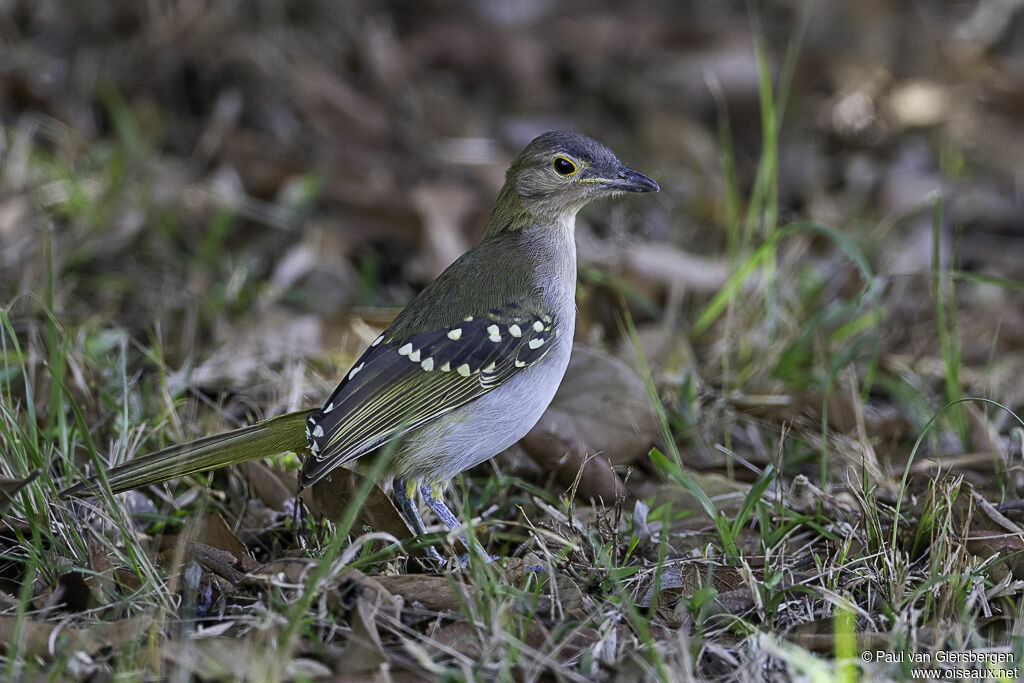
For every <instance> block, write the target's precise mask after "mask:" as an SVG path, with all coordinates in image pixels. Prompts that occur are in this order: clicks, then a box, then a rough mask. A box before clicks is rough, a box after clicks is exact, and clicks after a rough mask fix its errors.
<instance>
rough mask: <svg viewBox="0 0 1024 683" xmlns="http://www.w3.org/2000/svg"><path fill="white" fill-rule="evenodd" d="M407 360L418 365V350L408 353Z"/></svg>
mask: <svg viewBox="0 0 1024 683" xmlns="http://www.w3.org/2000/svg"><path fill="white" fill-rule="evenodd" d="M409 360H411V361H412V362H413V363H419V362H420V350H419V349H416V350H415V351H413V352H412V353H410V354H409Z"/></svg>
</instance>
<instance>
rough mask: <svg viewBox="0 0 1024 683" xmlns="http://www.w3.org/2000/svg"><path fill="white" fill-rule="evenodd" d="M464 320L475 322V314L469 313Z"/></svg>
mask: <svg viewBox="0 0 1024 683" xmlns="http://www.w3.org/2000/svg"><path fill="white" fill-rule="evenodd" d="M463 320H465V321H466V322H467V323H471V322H473V316H471V315H467V316H466V317H465V318H463Z"/></svg>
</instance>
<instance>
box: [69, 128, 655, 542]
mask: <svg viewBox="0 0 1024 683" xmlns="http://www.w3.org/2000/svg"><path fill="white" fill-rule="evenodd" d="M659 190H660V188H659V186H658V184H657V183H656V182H655V181H654V180H652V179H651V178H649V177H647V176H646V175H643V174H642V173H640V172H638V171H635V170H633V169H631V168H629V167H627V166H626V165H625V164H624V163H623V162H622V161H620V160H619V158H618V157H617V156H616V155H615V154H614V153H613V152H612V151H611V150H610V149H609V148H608V147H606V146H605V145H603V144H601V143H600V142H598V141H597V140H594V139H593V138H590V137H588V136H586V135H583V134H580V133H576V132H566V131H551V132H547V133H544V134H542V135H539V136H538V137H536V138H534V139H533V140H532V141H531V142H530V143H529V144H527V145H526V147H525V148H524V149H523V150H522V152H521V153H520V154H519V155H518V156H517V157H516V158H515V159H514V160H513V162H512V163H511V165H510V166H509V168H508V170H507V171H506V174H505V182H504V185H503V186H502V188H501V190H500V191H499V193H498V197H497V200H496V201H495V204H494V208H493V210H492V212H491V214H490V217H489V219H488V221H487V223H486V226H485V228H484V230H483V233H482V236H481V237H480V239H479V241H478V242H477V243H476V244H475V246H473V247H472V248H471V249H469V251H467V252H465V253H464V254H463V255H462V256H461V257H459V258H458V259H457V260H456V261H455V262H453V263H452V264H451V265H450V266H449V267H448V268H447V269H445V270H444V271H443V272H442V273H441V274H440V275H439V276H438V277H437V278H436V279H435V280H434V281H433V282H431V283H430V284H429V285H427V286H426V287H425V288H424V289H423V290H422V291H421V292H420V294H419V295H418V296H416V297H415V298H414V299H413V300H412V301H411V302H410V303H409V304H408V305H407V306H406V307H405V308H404V309H403V310H402V311H401V312H400V313H399V314H398V315H397V316H396V317H395V318H394V320H393V321H392V322H391V324H389V325H388V326H387V327H386V328H385V329H384V331H383V332H382V333H381V334H380V336H378V337H377V338H375V339H374V340H373V341H372V342H371V343H370V345H369V346H368V347H367V348H366V350H365V351H364V352H363V353H362V355H360V356H359V357H358V358H357V359H356V361H355V363H353V364H352V366H351V367H350V368H349V369H348V371H347V372H346V373H345V375H344V376H343V377H342V379H341V382H340V383H339V384H338V386H337V388H336V389H335V390H334V391H333V392H332V393H331V395H330V396H329V397H328V398H327V400H326V401H324V403H323V405H322V406H321V407H319V408H317V409H308V410H300V411H297V412H292V413H288V414H286V415H281V416H278V417H275V418H272V419H269V420H266V421H263V422H260V423H257V424H255V425H252V426H248V427H243V428H241V429H237V430H235V431H231V432H227V433H224V434H217V435H213V436H207V437H205V438H201V439H199V440H197V441H193V442H191V443H186V444H182V445H177V446H171V447H170V448H167V449H164V450H162V451H159V452H156V453H153V454H151V455H147V456H143V457H140V458H135V459H132V460H129V461H127V462H126V463H124V464H122V465H120V466H117V467H114V468H112V469H111V470H110V471H108V472H106V474H105V479H106V481H107V483H108V484H109V486H110V490H111V491H112V492H114V493H117V492H121V491H125V490H128V489H132V488H138V487H141V486H146V485H150V484H155V483H159V482H162V481H166V480H168V479H171V478H174V477H180V476H184V475H188V474H195V473H198V472H203V471H207V470H211V469H216V468H220V467H224V466H227V465H231V464H235V463H239V462H243V461H246V460H252V459H255V458H259V457H264V456H269V455H274V454H277V453H282V452H296V453H300V454H303V455H304V458H303V464H302V468H301V471H300V474H299V489H300V491H301V489H303V488H306V487H309V486H312V485H313V484H315V483H316V482H318V481H320V480H321V479H322V478H324V477H325V476H327V475H328V474H329V473H330V472H331V471H332V470H334V469H335V468H337V467H340V466H343V465H348V464H350V463H353V462H354V461H357V460H360V461H361V462H362V463H363V464H365V461H366V460H368V459H372V458H373V457H374V456H375V455H378V454H382V453H385V452H386V453H387V457H388V458H389V460H388V462H387V464H386V467H385V470H384V479H386V480H390V483H391V495H392V499H393V501H394V504H395V506H396V507H397V508H398V510H399V511H400V512H401V514H402V515H403V517H405V519H406V521H407V522H408V524H409V526H410V528H411V529H412V531H413V532H415V533H416V534H417V535H422V534H424V533H425V525H424V523H423V519H422V517H421V516H420V513H419V509H418V506H417V504H416V502H415V496H416V493H417V491H418V492H419V494H420V495H421V496H422V498H423V500H424V502H425V503H426V505H427V507H428V508H429V509H430V510H431V511H432V512H433V513H434V514H435V516H436V517H437V518H438V520H439V521H440V522H442V523H443V524H444V525H445V526H446V527H447V528H449V529H450V530H454V529H457V528H459V527H461V524H460V523H459V521H458V519H457V517H456V516H455V515H454V514H453V513H452V512H451V511H450V510H449V509H448V507H447V506H446V505H445V503H444V501H443V489H444V487H445V485H446V484H447V482H449V481H450V480H451V479H452V478H453V477H455V475H457V474H458V473H459V472H462V471H463V470H466V469H469V468H471V467H473V466H475V465H478V464H480V463H482V462H484V461H486V460H488V459H490V458H491V457H493V456H495V455H497V454H498V453H500V452H501V451H503V450H505V449H506V448H508V447H509V446H511V445H513V444H514V443H515V442H516V441H518V440H519V439H520V438H522V437H523V436H525V435H526V433H527V432H528V431H529V430H530V429H531V428H532V427H533V426H534V425H535V424H536V423H537V421H538V420H539V419H540V417H541V415H542V414H543V413H544V411H545V410H546V409H547V407H548V405H549V404H550V403H551V400H552V399H553V398H554V395H555V391H556V390H557V388H558V386H559V384H560V383H561V381H562V377H563V376H564V375H565V371H566V367H567V366H568V364H569V357H570V353H571V351H572V344H573V334H574V329H575V322H576V298H575V297H576V278H577V274H576V242H575V224H576V214H577V212H578V211H579V210H580V209H582V208H583V207H584V206H585V205H587V204H588V203H590V202H591V201H593V200H595V199H600V198H604V197H610V196H615V195H620V194H622V193H627V192H636V193H642V192H658V191H659ZM386 445H387V446H388V447H387V448H384V447H385V446H386ZM382 457H383V456H382ZM97 481H98V477H97V476H93V477H92V478H91V479H87V480H85V481H82V482H80V483H78V484H76V485H74V486H72V487H70V488H68V489H65V490H64V491H63V492H62V495H65V496H74V495H81V494H83V493H87V492H89V491H92V490H95V487H96V486H97Z"/></svg>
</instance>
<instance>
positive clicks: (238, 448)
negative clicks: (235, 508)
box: [60, 410, 313, 497]
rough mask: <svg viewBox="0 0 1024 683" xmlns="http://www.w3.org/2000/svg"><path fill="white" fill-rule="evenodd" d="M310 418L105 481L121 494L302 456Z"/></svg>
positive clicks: (256, 428) (183, 447) (176, 450)
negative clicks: (267, 459) (251, 462)
mask: <svg viewBox="0 0 1024 683" xmlns="http://www.w3.org/2000/svg"><path fill="white" fill-rule="evenodd" d="M312 412H313V411H312V410H300V411H298V412H294V413H288V414H287V415H280V416H278V417H275V418H271V419H269V420H266V421H264V422H260V423H259V424H255V425H252V426H250V427H243V428H241V429H236V430H235V431H233V432H226V433H224V434H215V435H213V436H206V437H203V438H202V439H198V440H196V441H193V442H191V443H186V444H180V445H178V446H171V447H170V448H165V449H163V450H162V451H157V452H156V453H151V454H150V455H145V456H143V457H141V458H135V459H133V460H129V461H128V462H126V463H124V464H123V465H118V466H117V467H115V468H113V469H111V470H109V471H108V472H107V473H106V479H107V482H108V483H109V484H110V490H111V491H112V492H114V493H120V492H122V491H128V490H130V489H134V488H139V487H141V486H148V485H150V484H159V483H160V482H163V481H167V480H168V479H173V478H175V477H183V476H185V475H189V474H196V473H198V472H206V471H207V470H215V469H218V468H221V467H226V466H227V465H234V464H236V463H240V462H245V461H247V460H255V459H256V458H261V457H264V456H268V455H275V454H277V453H284V452H287V451H295V452H304V451H305V450H306V449H307V448H308V447H309V444H308V441H307V439H306V418H307V417H308V416H309V415H310V414H311V413H312ZM99 479H100V478H99V476H98V475H94V476H92V477H90V478H89V479H86V480H85V481H82V482H79V483H78V484H75V485H74V486H71V487H69V488H66V489H64V490H63V491H61V492H60V495H61V496H62V497H64V496H77V495H81V494H83V493H87V492H89V491H93V490H95V489H97V488H98V487H99Z"/></svg>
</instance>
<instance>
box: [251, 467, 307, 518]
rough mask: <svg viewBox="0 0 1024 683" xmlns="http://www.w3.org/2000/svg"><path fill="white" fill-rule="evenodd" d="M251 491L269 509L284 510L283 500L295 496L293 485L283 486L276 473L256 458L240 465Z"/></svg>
mask: <svg viewBox="0 0 1024 683" xmlns="http://www.w3.org/2000/svg"><path fill="white" fill-rule="evenodd" d="M240 467H241V468H242V474H244V475H245V478H246V479H247V480H248V481H249V486H251V487H252V492H253V493H254V494H255V495H256V497H257V498H259V499H260V501H262V502H263V504H264V505H266V506H267V507H268V508H270V509H271V510H278V511H280V510H284V507H285V501H287V500H289V499H290V498H294V497H295V487H294V486H292V487H291V488H289V487H287V486H285V484H284V482H282V481H281V479H280V478H279V477H278V476H277V474H276V473H275V472H274V471H273V470H272V469H270V468H269V467H267V466H266V465H265V464H263V463H262V462H260V461H258V460H250V461H249V462H244V463H242V464H241V465H240Z"/></svg>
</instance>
